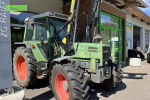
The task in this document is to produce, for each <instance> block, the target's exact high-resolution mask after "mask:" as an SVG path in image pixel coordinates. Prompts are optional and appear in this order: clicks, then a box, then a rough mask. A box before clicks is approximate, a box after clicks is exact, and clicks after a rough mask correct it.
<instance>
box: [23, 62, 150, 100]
mask: <svg viewBox="0 0 150 100" xmlns="http://www.w3.org/2000/svg"><path fill="white" fill-rule="evenodd" d="M123 71H124V74H123V75H124V79H123V83H122V84H121V86H120V87H118V88H117V89H115V90H113V91H104V90H102V89H100V86H98V85H96V84H92V85H91V90H90V92H89V94H90V98H89V100H150V64H147V63H146V61H144V62H142V66H141V67H130V66H127V67H125V68H123ZM25 98H26V100H55V98H54V97H53V94H52V92H51V90H50V89H49V88H48V87H47V85H45V86H43V87H40V88H37V89H28V90H25Z"/></svg>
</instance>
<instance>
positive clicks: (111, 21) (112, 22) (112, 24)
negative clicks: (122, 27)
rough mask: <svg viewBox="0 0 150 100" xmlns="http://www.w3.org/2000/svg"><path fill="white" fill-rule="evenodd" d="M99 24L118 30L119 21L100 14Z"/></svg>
mask: <svg viewBox="0 0 150 100" xmlns="http://www.w3.org/2000/svg"><path fill="white" fill-rule="evenodd" d="M101 24H102V25H105V26H110V27H114V28H119V20H117V19H115V18H113V17H111V16H108V15H106V14H101Z"/></svg>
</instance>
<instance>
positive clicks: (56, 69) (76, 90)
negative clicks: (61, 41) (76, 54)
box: [50, 63, 89, 100]
mask: <svg viewBox="0 0 150 100" xmlns="http://www.w3.org/2000/svg"><path fill="white" fill-rule="evenodd" d="M50 75H51V76H50V77H51V79H50V82H51V87H52V91H53V93H54V96H55V97H56V100H86V99H87V97H88V90H89V86H87V78H86V77H85V76H84V75H83V70H82V69H81V68H80V67H79V66H75V65H73V64H70V63H69V64H62V65H61V64H55V65H54V66H53V69H52V71H51V74H50Z"/></svg>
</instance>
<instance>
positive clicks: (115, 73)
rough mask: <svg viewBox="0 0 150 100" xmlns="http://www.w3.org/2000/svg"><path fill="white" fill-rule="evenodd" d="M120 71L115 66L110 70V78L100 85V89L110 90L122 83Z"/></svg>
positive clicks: (119, 68)
mask: <svg viewBox="0 0 150 100" xmlns="http://www.w3.org/2000/svg"><path fill="white" fill-rule="evenodd" d="M122 78H123V75H122V69H121V67H118V68H116V67H115V66H114V67H113V68H112V74H111V78H110V79H107V80H105V81H104V82H103V83H102V88H103V89H104V90H112V89H115V88H117V87H118V86H119V85H120V84H121V83H122Z"/></svg>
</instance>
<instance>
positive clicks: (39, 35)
mask: <svg viewBox="0 0 150 100" xmlns="http://www.w3.org/2000/svg"><path fill="white" fill-rule="evenodd" d="M35 40H37V41H41V40H47V35H46V25H44V24H36V32H35Z"/></svg>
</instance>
